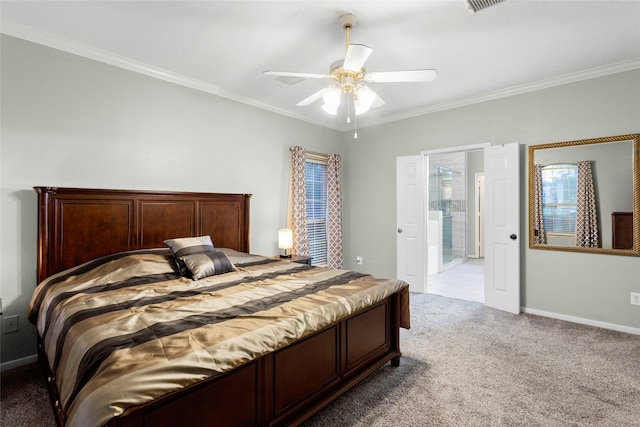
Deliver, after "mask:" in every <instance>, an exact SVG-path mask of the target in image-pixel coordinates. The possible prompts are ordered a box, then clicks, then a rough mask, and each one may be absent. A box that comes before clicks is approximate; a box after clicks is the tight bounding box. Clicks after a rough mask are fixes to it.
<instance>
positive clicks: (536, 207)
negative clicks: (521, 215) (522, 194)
mask: <svg viewBox="0 0 640 427" xmlns="http://www.w3.org/2000/svg"><path fill="white" fill-rule="evenodd" d="M533 168H534V171H533V172H534V176H533V232H534V238H535V242H536V243H539V244H544V243H546V242H547V236H546V234H545V232H544V220H543V216H542V165H534V167H533Z"/></svg>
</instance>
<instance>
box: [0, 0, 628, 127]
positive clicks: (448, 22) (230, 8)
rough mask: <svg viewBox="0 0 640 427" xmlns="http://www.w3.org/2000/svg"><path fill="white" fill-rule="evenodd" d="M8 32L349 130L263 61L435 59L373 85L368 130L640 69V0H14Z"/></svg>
mask: <svg viewBox="0 0 640 427" xmlns="http://www.w3.org/2000/svg"><path fill="white" fill-rule="evenodd" d="M0 7H1V9H0V14H1V17H2V26H1V27H0V29H1V31H2V32H3V33H6V34H9V35H13V36H16V37H21V38H24V39H27V40H31V41H35V42H38V43H42V44H45V45H48V46H52V47H55V48H60V49H63V50H66V51H69V52H73V53H78V54H81V55H84V56H87V57H90V58H94V59H98V60H101V61H104V62H107V63H111V64H114V65H118V66H121V67H124V68H127V69H131V70H135V71H138V72H142V73H145V74H149V75H153V76H156V77H159V78H163V79H165V80H169V81H173V82H176V83H180V84H183V85H186V86H190V87H194V88H197V89H200V90H204V91H207V92H211V93H214V94H217V95H221V96H224V97H227V98H231V99H234V100H238V101H241V102H245V103H248V104H251V105H256V106H259V107H261V108H266V109H269V110H272V111H276V112H279V113H282V114H286V115H288V116H291V117H295V118H299V119H302V120H307V121H310V122H312V123H316V124H320V125H322V126H327V127H331V128H335V129H346V128H347V127H346V124H345V123H344V117H335V116H329V115H327V114H326V113H324V112H323V111H322V109H321V108H320V107H321V102H316V103H314V104H312V105H310V106H307V107H297V106H296V105H295V104H296V103H297V102H298V101H300V100H302V99H304V98H306V97H307V96H308V95H310V94H312V93H313V92H315V91H317V90H319V89H321V88H322V87H324V86H325V85H327V81H325V80H305V81H302V82H300V83H297V84H294V85H288V84H285V83H283V82H281V81H279V80H277V79H276V78H274V77H270V76H265V75H263V74H262V71H264V70H280V71H298V72H308V73H328V71H329V65H330V64H331V63H332V62H334V61H335V60H337V59H341V58H343V57H344V52H345V32H344V29H343V28H342V27H341V25H340V24H339V22H338V17H339V16H340V15H342V14H344V13H347V12H349V13H353V14H354V15H356V17H357V19H358V22H357V23H356V25H355V27H354V28H353V30H352V31H351V42H352V43H362V44H366V45H368V46H370V47H372V48H373V49H374V50H373V53H372V55H371V56H370V57H369V59H368V61H367V63H366V66H365V68H366V69H367V71H392V70H403V69H417V68H435V69H437V70H438V78H437V79H436V80H435V81H434V82H430V83H378V84H370V85H369V86H370V87H371V88H372V89H373V90H374V91H376V92H377V93H378V94H379V95H380V96H381V97H382V98H383V99H384V100H385V101H386V104H385V105H383V106H382V107H379V108H376V109H372V110H370V111H369V112H368V113H367V114H365V115H363V116H360V117H359V118H358V126H359V127H362V126H368V125H372V124H377V123H382V122H386V121H390V120H397V119H400V118H404V117H409V116H414V115H418V114H423V113H426V112H431V111H437V110H442V109H446V108H451V107H454V106H459V105H465V104H469V103H473V102H478V101H482V100H486V99H493V98H497V97H500V96H505V95H509V94H515V93H521V92H526V91H530V90H534V89H538V88H544V87H549V86H554V85H557V84H562V83H567V82H571V81H577V80H582V79H585V78H590V77H596V76H600V75H606V74H610V73H614V72H619V71H625V70H630V69H635V68H640V0H629V1H621V0H618V1H594V0H591V1H573V0H565V1H558V0H536V1H528V0H506V1H504V2H503V3H499V4H497V5H495V6H492V7H490V8H487V9H484V10H482V11H480V12H478V13H476V14H472V13H470V12H468V11H467V9H466V8H465V6H464V4H463V2H462V0H445V1H435V0H430V1H5V0H2V1H1V3H0Z"/></svg>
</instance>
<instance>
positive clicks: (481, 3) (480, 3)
mask: <svg viewBox="0 0 640 427" xmlns="http://www.w3.org/2000/svg"><path fill="white" fill-rule="evenodd" d="M503 1H504V0H462V3H464V5H465V7H466V8H467V10H469V12H471V13H476V12H478V11H480V10H482V9H486V8H488V7H491V6H495V5H496V4H498V3H502V2H503Z"/></svg>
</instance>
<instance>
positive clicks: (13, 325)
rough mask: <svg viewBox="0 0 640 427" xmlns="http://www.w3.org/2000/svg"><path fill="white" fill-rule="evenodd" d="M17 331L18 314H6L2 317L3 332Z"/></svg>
mask: <svg viewBox="0 0 640 427" xmlns="http://www.w3.org/2000/svg"><path fill="white" fill-rule="evenodd" d="M10 332H18V316H17V315H16V316H7V317H5V318H4V333H5V334H8V333H10Z"/></svg>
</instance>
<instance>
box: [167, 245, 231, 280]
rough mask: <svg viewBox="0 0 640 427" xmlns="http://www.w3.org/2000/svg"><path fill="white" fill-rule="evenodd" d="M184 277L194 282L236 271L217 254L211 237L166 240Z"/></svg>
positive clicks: (221, 254) (224, 257)
mask: <svg viewBox="0 0 640 427" xmlns="http://www.w3.org/2000/svg"><path fill="white" fill-rule="evenodd" d="M164 243H165V244H166V245H167V246H169V249H171V252H172V253H173V256H174V258H175V260H176V263H177V264H178V268H179V269H180V274H182V275H183V276H191V277H192V278H193V279H194V280H198V279H202V278H204V277H207V276H213V275H215V274H223V273H228V272H230V271H235V270H236V268H235V266H234V265H233V264H232V263H231V261H229V259H228V258H227V257H226V256H225V255H224V254H223V253H222V252H216V249H215V247H214V246H213V243H212V242H211V237H210V236H200V237H184V238H180V239H169V240H165V241H164Z"/></svg>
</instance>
